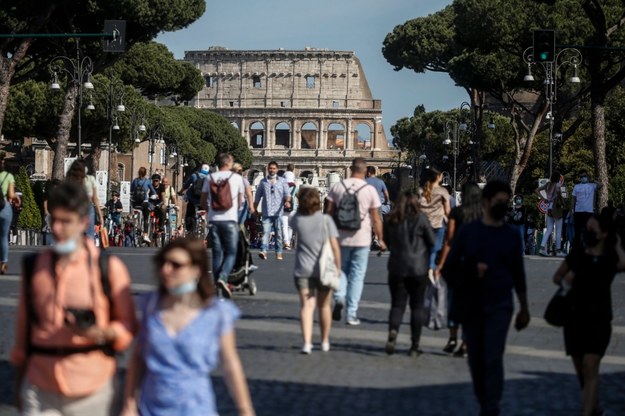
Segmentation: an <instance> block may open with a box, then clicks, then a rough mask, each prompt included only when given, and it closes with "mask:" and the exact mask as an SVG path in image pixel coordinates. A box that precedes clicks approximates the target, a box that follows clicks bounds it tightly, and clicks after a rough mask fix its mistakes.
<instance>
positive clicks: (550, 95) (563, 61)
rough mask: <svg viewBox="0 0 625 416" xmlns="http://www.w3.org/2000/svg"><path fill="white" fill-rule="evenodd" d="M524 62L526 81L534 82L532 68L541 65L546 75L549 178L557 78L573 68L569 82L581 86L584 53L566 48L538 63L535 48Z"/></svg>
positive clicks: (524, 53) (551, 169)
mask: <svg viewBox="0 0 625 416" xmlns="http://www.w3.org/2000/svg"><path fill="white" fill-rule="evenodd" d="M523 62H525V64H526V65H527V74H526V75H525V77H523V80H524V81H528V82H531V81H534V75H533V74H532V66H534V65H537V64H540V66H541V67H542V68H543V72H544V75H545V81H544V85H545V99H546V100H547V104H548V105H549V111H548V112H547V114H546V115H545V118H546V119H547V120H548V121H549V177H551V174H552V173H553V139H554V135H553V125H554V113H553V104H554V103H555V102H556V101H557V99H558V89H557V78H558V74H559V72H560V69H561V68H562V67H563V66H572V67H573V76H572V77H571V78H569V82H571V83H573V84H579V83H580V82H581V80H580V78H579V65H580V64H581V63H582V53H581V52H580V51H579V50H577V49H575V48H564V49H562V50H560V51H558V52H557V53H556V54H555V56H554V58H553V61H550V62H543V61H537V60H536V59H535V58H534V47H533V46H530V47H529V48H527V49H525V51H523Z"/></svg>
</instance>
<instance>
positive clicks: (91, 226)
mask: <svg viewBox="0 0 625 416" xmlns="http://www.w3.org/2000/svg"><path fill="white" fill-rule="evenodd" d="M85 234H87V237H89V238H91V239H94V238H95V207H94V206H93V204H89V225H88V226H87V230H86V231H85Z"/></svg>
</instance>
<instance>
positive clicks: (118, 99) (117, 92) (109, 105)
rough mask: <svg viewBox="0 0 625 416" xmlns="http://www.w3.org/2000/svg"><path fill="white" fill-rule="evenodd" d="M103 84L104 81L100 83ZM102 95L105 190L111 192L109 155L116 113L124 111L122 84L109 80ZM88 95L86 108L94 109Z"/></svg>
mask: <svg viewBox="0 0 625 416" xmlns="http://www.w3.org/2000/svg"><path fill="white" fill-rule="evenodd" d="M102 85H103V86H104V83H102ZM103 91H106V92H105V94H103V96H104V100H105V102H106V119H107V120H108V122H109V141H108V176H107V184H106V186H107V188H106V189H107V190H108V193H109V194H111V156H112V154H113V131H116V132H117V131H119V130H120V128H119V124H118V116H117V113H123V112H125V111H126V106H125V105H124V93H125V90H124V84H122V83H121V82H117V81H115V80H111V81H110V82H109V84H108V86H107V89H106V90H103ZM91 98H92V97H90V100H89V105H88V106H87V110H95V105H94V104H93V100H92V99H91Z"/></svg>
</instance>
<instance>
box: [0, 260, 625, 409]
mask: <svg viewBox="0 0 625 416" xmlns="http://www.w3.org/2000/svg"><path fill="white" fill-rule="evenodd" d="M21 254H23V253H22V252H20V251H17V252H15V253H14V255H13V258H12V260H11V263H10V268H11V270H16V269H15V267H16V266H17V264H19V263H18V260H19V256H20V255H21ZM118 254H119V255H120V256H121V257H122V259H123V260H124V261H125V262H126V264H127V265H128V266H129V269H130V270H131V274H132V277H133V284H134V289H135V291H137V292H141V291H145V290H149V289H150V288H151V287H152V286H153V280H152V276H151V274H150V273H146V270H148V268H147V267H149V266H147V265H148V264H150V257H151V255H152V254H153V251H150V250H141V251H139V250H133V251H120V252H118ZM269 258H270V260H267V261H262V260H257V261H256V260H255V261H256V264H257V265H259V266H260V268H259V270H258V271H256V272H255V273H254V275H253V276H254V277H255V278H256V281H257V283H258V293H257V295H256V296H250V295H249V294H247V292H235V301H236V303H237V304H238V305H239V307H240V308H241V310H242V312H243V316H242V319H241V320H240V321H239V323H238V325H237V341H238V347H239V352H240V355H241V358H242V360H243V364H244V368H245V372H246V375H247V378H248V382H249V385H250V389H251V392H252V396H253V400H254V404H255V406H256V411H257V414H258V415H335V414H336V415H385V416H391V415H452V414H458V415H475V414H477V412H478V408H477V405H476V402H475V399H474V396H473V392H472V388H471V382H470V377H469V372H468V368H467V364H466V360H465V359H460V358H454V357H450V356H448V355H446V354H444V353H443V352H442V351H441V349H442V347H443V345H444V344H445V342H446V340H447V333H446V331H444V330H443V331H429V330H427V329H424V332H423V337H422V341H421V346H422V348H423V350H424V354H423V355H421V356H420V357H418V358H416V359H414V358H410V357H408V356H407V355H406V353H405V352H406V351H407V349H408V346H409V334H408V333H409V327H408V325H407V321H405V323H404V325H403V326H402V328H401V330H400V332H401V333H400V337H399V340H398V351H397V353H396V354H395V355H393V356H387V355H386V353H385V352H384V343H385V339H386V331H387V327H386V325H387V316H388V302H389V295H388V290H387V286H386V271H385V270H386V261H387V257H385V256H383V257H381V258H380V257H377V256H375V255H372V256H371V257H370V262H369V270H368V274H367V278H366V283H365V289H364V294H363V301H362V303H361V306H360V310H359V318H360V319H361V321H362V324H361V325H360V326H357V327H351V326H347V325H345V324H344V323H343V322H340V323H334V324H333V328H332V336H331V351H330V352H327V353H324V352H321V351H320V349H319V337H318V330H317V328H315V342H316V344H315V348H316V349H314V350H313V353H312V354H311V355H310V356H304V355H300V354H299V349H300V347H301V338H300V328H299V320H298V311H299V307H298V306H299V305H298V298H297V295H296V292H295V287H294V285H293V280H292V278H291V274H292V270H293V254H292V253H291V252H287V253H285V260H284V261H282V262H278V261H276V260H274V259H273V257H271V256H270V257H269ZM557 265H558V260H556V259H544V258H538V257H526V269H527V274H528V286H529V291H530V293H529V298H530V310H531V313H532V321H531V323H530V327H529V328H528V329H526V330H525V331H522V332H516V331H515V330H514V329H511V330H510V333H509V336H508V347H507V351H506V385H505V393H504V399H503V402H502V414H503V415H519V416H520V415H554V416H559V415H562V416H564V415H567V416H568V415H578V414H581V413H580V410H579V409H580V404H579V402H580V399H579V388H578V385H577V381H576V378H575V375H574V372H573V367H572V365H571V363H570V360H569V359H567V357H565V355H564V353H563V342H562V334H561V331H560V330H558V329H556V328H553V327H550V326H549V325H547V324H546V323H545V322H544V321H543V320H542V319H541V318H540V317H541V315H542V313H543V311H544V307H545V304H546V302H547V301H548V300H549V298H550V296H551V295H552V293H553V291H554V288H555V287H554V286H553V285H552V284H551V275H552V273H553V271H554V270H555V268H556V267H557ZM624 277H625V275H619V276H617V279H616V281H615V283H614V286H613V298H614V310H615V320H614V330H613V335H612V341H611V343H610V347H609V349H608V352H607V355H606V357H605V358H604V360H603V364H602V368H601V397H602V402H603V403H604V406H605V408H606V409H607V410H609V412H610V413H609V414H610V415H625V300H624V299H623V294H624V293H625V292H624V289H625V279H624ZM17 289H18V278H17V276H16V275H7V276H0V331H1V333H2V334H3V336H2V339H1V341H0V386H2V389H0V415H13V414H16V413H15V411H14V410H13V408H12V407H11V405H10V397H12V384H11V380H12V373H11V369H10V366H9V365H8V362H7V359H8V352H9V348H10V346H11V345H12V337H13V319H14V314H15V304H16V298H17ZM405 319H408V314H406V316H405ZM125 365H126V363H125V359H124V357H122V358H121V359H120V368H121V370H120V373H122V375H123V371H124V368H125ZM213 381H214V384H215V390H216V392H217V395H218V405H219V409H220V414H222V415H232V414H236V413H235V411H234V407H233V405H232V402H231V400H230V398H229V396H228V393H227V389H226V388H225V385H224V383H223V380H222V378H221V376H220V374H219V372H216V373H215V374H214V375H213Z"/></svg>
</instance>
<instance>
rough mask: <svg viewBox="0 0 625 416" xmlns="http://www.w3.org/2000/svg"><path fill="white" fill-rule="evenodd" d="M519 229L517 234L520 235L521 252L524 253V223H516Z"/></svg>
mask: <svg viewBox="0 0 625 416" xmlns="http://www.w3.org/2000/svg"><path fill="white" fill-rule="evenodd" d="M517 228H518V229H519V234H520V235H521V253H523V254H525V225H524V224H519V225H517Z"/></svg>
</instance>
